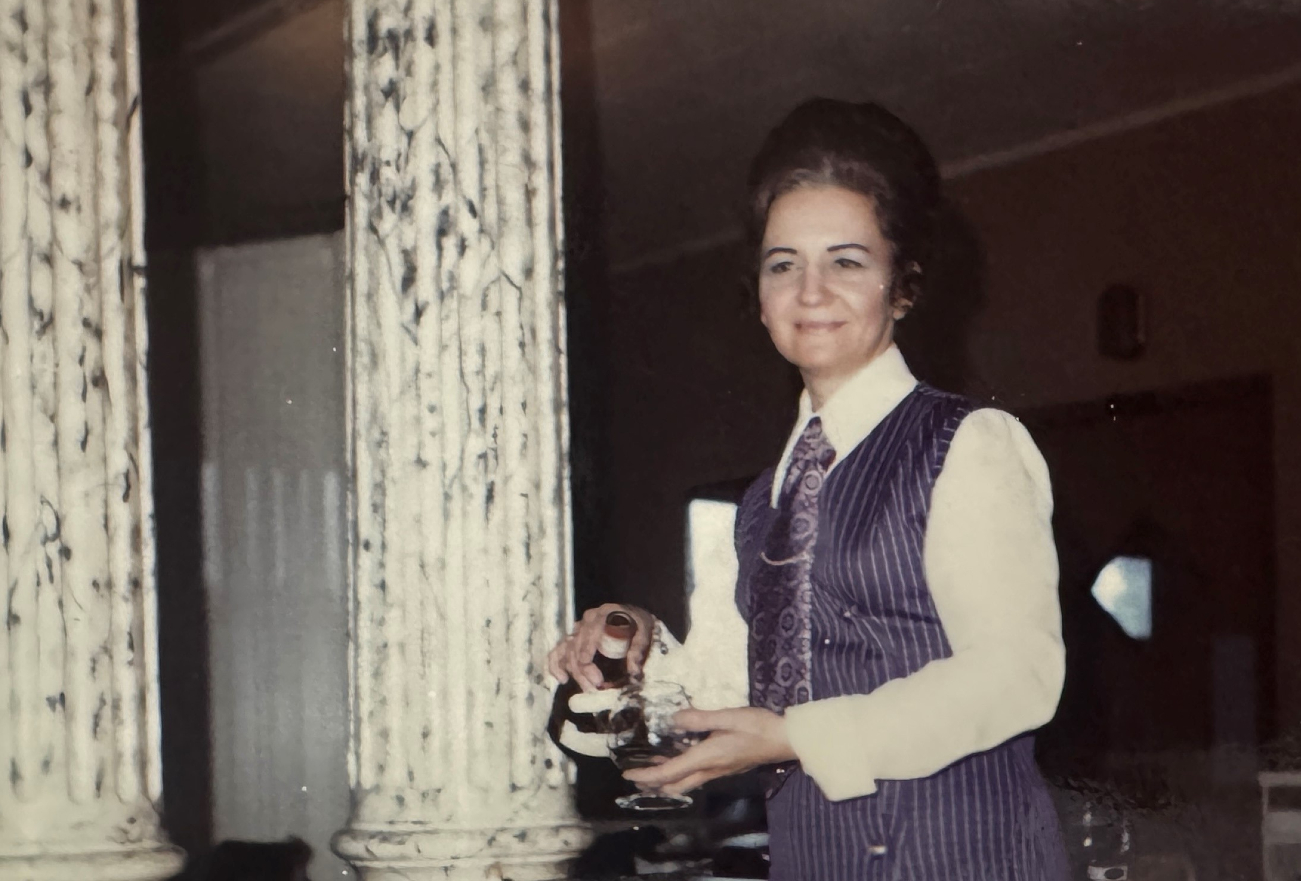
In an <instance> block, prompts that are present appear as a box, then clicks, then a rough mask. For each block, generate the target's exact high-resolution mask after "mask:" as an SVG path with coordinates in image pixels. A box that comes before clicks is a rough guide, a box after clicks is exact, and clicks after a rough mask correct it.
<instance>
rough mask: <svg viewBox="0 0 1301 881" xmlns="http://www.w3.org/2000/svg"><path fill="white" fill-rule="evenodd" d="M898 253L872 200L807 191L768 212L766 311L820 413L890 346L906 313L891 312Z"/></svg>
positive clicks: (763, 281) (762, 286)
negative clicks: (823, 405)
mask: <svg viewBox="0 0 1301 881" xmlns="http://www.w3.org/2000/svg"><path fill="white" fill-rule="evenodd" d="M891 257H892V254H891V246H890V243H889V242H887V241H886V240H885V238H884V237H883V236H882V235H881V226H880V224H879V223H877V219H876V207H875V205H874V204H873V202H872V200H871V199H869V198H868V197H867V196H864V195H862V194H860V193H856V192H854V191H852V190H846V189H842V188H840V187H835V186H805V187H799V188H798V189H795V190H792V191H790V192H789V193H786V194H784V195H782V196H779V197H778V198H777V199H776V200H775V201H774V202H773V203H772V207H771V208H770V209H769V211H768V225H767V227H766V228H765V230H764V236H763V245H762V247H761V248H760V264H759V309H760V317H761V319H762V321H763V324H764V327H766V328H768V333H769V335H770V336H771V337H772V341H773V344H774V345H776V346H777V351H779V352H781V354H782V356H783V357H784V358H786V360H787V361H790V362H791V363H792V364H794V365H795V366H796V367H798V368H799V370H800V373H801V374H802V375H803V377H804V384H805V386H806V387H807V388H808V389H809V392H810V393H811V394H812V396H813V399H814V404H815V406H820V405H821V403H822V402H823V401H825V400H826V399H827V398H828V397H830V396H831V394H833V393H834V392H835V390H836V389H837V388H838V387H839V386H840V384H841V383H843V382H844V380H846V379H848V378H849V377H850V376H852V375H853V374H854V373H855V372H856V371H857V370H858V369H859V368H860V367H862V366H863V365H865V364H867V363H868V362H869V361H871V360H872V359H873V358H875V357H876V356H877V355H879V354H881V353H882V352H883V351H885V350H886V349H887V348H889V347H890V344H891V342H892V341H893V339H894V324H895V322H896V321H897V320H898V319H899V318H901V317H903V310H901V309H898V308H896V307H893V306H891V303H890V300H891V297H890V288H891V283H892V273H891V269H890V267H891Z"/></svg>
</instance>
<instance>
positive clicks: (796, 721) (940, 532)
mask: <svg viewBox="0 0 1301 881" xmlns="http://www.w3.org/2000/svg"><path fill="white" fill-rule="evenodd" d="M1051 521H1052V490H1051V487H1050V483H1049V478H1048V468H1047V466H1046V464H1045V463H1044V461H1043V457H1042V456H1041V455H1040V453H1039V451H1038V449H1037V448H1036V447H1035V445H1034V442H1033V440H1031V438H1030V435H1029V433H1028V432H1027V431H1026V430H1025V428H1024V427H1023V426H1022V425H1021V424H1020V422H1018V421H1017V420H1016V419H1015V418H1014V417H1012V416H1010V415H1008V414H1006V413H1002V412H1001V411H997V410H978V411H976V412H974V413H972V414H971V415H970V416H968V417H967V418H966V419H965V420H963V423H962V425H961V426H959V428H958V431H957V432H956V433H955V435H954V438H953V443H952V445H951V447H950V449H949V453H948V456H947V458H946V460H945V464H944V468H943V470H942V471H941V473H940V476H939V478H938V480H937V481H936V484H935V488H934V490H933V493H932V496H931V510H930V516H929V519H928V521H927V528H926V537H925V544H924V549H923V557H924V568H925V573H926V579H927V583H928V586H929V588H930V592H931V595H932V597H933V600H934V603H935V607H936V610H937V612H938V613H939V617H940V623H941V624H942V625H943V627H944V631H945V633H946V635H947V636H948V640H949V644H950V646H951V648H952V650H953V653H952V656H951V657H948V658H944V659H941V660H936V661H932V662H931V663H930V664H927V665H926V666H924V667H923V668H921V669H920V670H918V671H917V672H916V673H914V674H912V675H911V676H906V677H903V678H900V679H895V680H892V681H890V682H887V683H886V684H885V685H883V686H881V687H880V688H878V689H876V690H875V691H873V692H872V693H871V694H865V695H846V696H843V697H836V698H829V699H825V700H815V701H811V702H809V703H807V704H802V705H800V706H796V707H791V708H790V709H789V710H787V712H786V728H787V734H788V736H789V738H790V741H791V744H792V746H793V747H794V750H795V753H796V755H797V756H798V757H799V759H800V762H801V764H802V766H803V768H804V770H805V771H806V772H807V773H808V774H809V775H810V776H811V777H812V778H813V779H814V781H816V782H817V784H818V785H819V787H820V788H821V789H822V791H823V792H824V793H825V794H826V796H827V797H828V798H830V799H832V800H841V799H846V798H854V797H857V796H862V795H868V794H871V793H873V792H875V791H876V788H877V781H878V780H883V779H913V778H919V777H926V776H929V775H931V774H933V773H935V772H936V771H939V770H941V769H943V768H945V767H946V766H948V765H950V764H952V763H953V762H955V761H957V760H958V759H961V758H963V757H964V756H968V755H971V754H973V753H977V752H982V751H984V750H988V749H991V748H993V747H995V746H998V745H999V744H1001V743H1003V742H1005V741H1007V740H1009V739H1011V738H1012V737H1015V736H1016V735H1018V734H1022V733H1024V732H1026V731H1030V730H1033V729H1035V728H1038V727H1040V726H1042V725H1044V724H1045V723H1047V722H1048V721H1049V720H1050V719H1051V718H1052V716H1053V714H1054V713H1055V712H1056V708H1057V702H1058V700H1059V698H1060V696H1061V689H1062V682H1063V678H1064V675H1065V649H1064V647H1063V645H1062V638H1061V611H1060V605H1059V602H1058V596H1057V581H1058V569H1057V552H1056V548H1055V546H1054V544H1053V534H1052V523H1051Z"/></svg>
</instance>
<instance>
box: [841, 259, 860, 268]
mask: <svg viewBox="0 0 1301 881" xmlns="http://www.w3.org/2000/svg"><path fill="white" fill-rule="evenodd" d="M836 265H837V266H839V267H840V268H841V269H862V268H863V264H862V263H860V262H859V261H857V260H855V259H853V258H852V257H837V258H836Z"/></svg>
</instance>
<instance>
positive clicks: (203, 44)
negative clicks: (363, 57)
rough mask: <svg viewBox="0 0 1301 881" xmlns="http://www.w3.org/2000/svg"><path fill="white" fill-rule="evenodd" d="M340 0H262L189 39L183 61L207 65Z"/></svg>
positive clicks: (184, 50) (190, 63)
mask: <svg viewBox="0 0 1301 881" xmlns="http://www.w3.org/2000/svg"><path fill="white" fill-rule="evenodd" d="M337 2H340V0H260V2H258V3H256V4H254V5H253V6H251V7H249V8H247V9H245V10H243V11H242V12H239V13H237V14H235V15H232V16H231V17H230V18H228V19H226V20H225V21H223V22H221V23H220V24H218V25H216V26H215V27H212V28H209V29H208V30H206V31H204V32H203V33H201V34H198V35H196V36H193V37H190V38H189V39H187V40H186V41H185V42H184V44H182V46H181V48H180V52H179V53H178V54H179V56H180V57H179V60H180V61H182V62H183V63H186V64H189V65H194V66H197V65H200V64H206V63H208V62H210V61H212V60H214V59H216V58H219V57H221V56H222V55H225V54H227V53H228V52H231V51H233V50H235V49H237V48H239V47H240V46H242V45H244V44H245V43H248V42H250V41H252V40H255V39H257V38H258V37H260V36H261V35H262V34H264V33H266V32H267V31H269V30H271V29H272V28H274V27H276V26H277V25H280V24H283V23H284V22H286V21H288V20H289V19H291V18H294V17H296V16H298V15H302V14H303V13H305V12H307V11H309V10H311V9H315V8H316V7H317V6H320V5H321V4H323V3H337ZM339 39H340V40H342V39H343V36H342V35H340V37H339Z"/></svg>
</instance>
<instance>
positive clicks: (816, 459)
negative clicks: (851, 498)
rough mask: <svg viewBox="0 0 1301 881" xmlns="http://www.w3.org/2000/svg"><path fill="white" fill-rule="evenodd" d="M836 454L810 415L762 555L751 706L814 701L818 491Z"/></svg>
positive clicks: (781, 708) (777, 707)
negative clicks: (812, 611) (813, 619)
mask: <svg viewBox="0 0 1301 881" xmlns="http://www.w3.org/2000/svg"><path fill="white" fill-rule="evenodd" d="M835 458H836V451H835V449H833V448H832V446H831V444H830V443H829V442H828V441H827V439H826V436H825V435H824V434H823V432H822V420H821V419H820V418H819V417H817V416H815V417H813V418H812V419H810V420H809V424H808V425H807V426H806V427H805V429H804V432H803V433H802V434H801V435H800V438H799V440H798V441H797V442H796V443H795V449H794V450H793V451H792V453H791V462H790V466H789V467H788V468H787V470H786V478H785V480H783V481H782V489H781V493H780V495H779V496H778V502H777V518H776V520H775V522H774V523H773V526H772V529H771V531H770V532H769V533H768V537H767V540H766V541H765V542H764V547H763V551H762V556H761V565H760V567H759V572H758V573H756V574H757V576H758V578H759V583H758V585H757V586H758V587H759V590H758V591H757V592H756V593H755V594H754V595H753V603H754V605H753V614H752V615H751V619H750V703H751V705H752V706H756V707H766V708H767V709H769V710H772V711H773V712H774V713H782V712H785V710H786V708H787V707H789V706H794V705H795V704H802V703H805V702H806V701H808V700H810V699H811V698H812V687H811V685H810V669H809V668H810V657H811V654H810V653H811V645H810V636H809V607H810V601H811V595H812V591H813V585H812V581H811V574H812V569H813V546H814V544H815V543H816V541H817V537H818V496H819V495H820V494H821V492H822V483H823V480H824V479H825V478H826V476H827V469H828V468H829V467H830V466H831V463H832V462H833V461H835Z"/></svg>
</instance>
